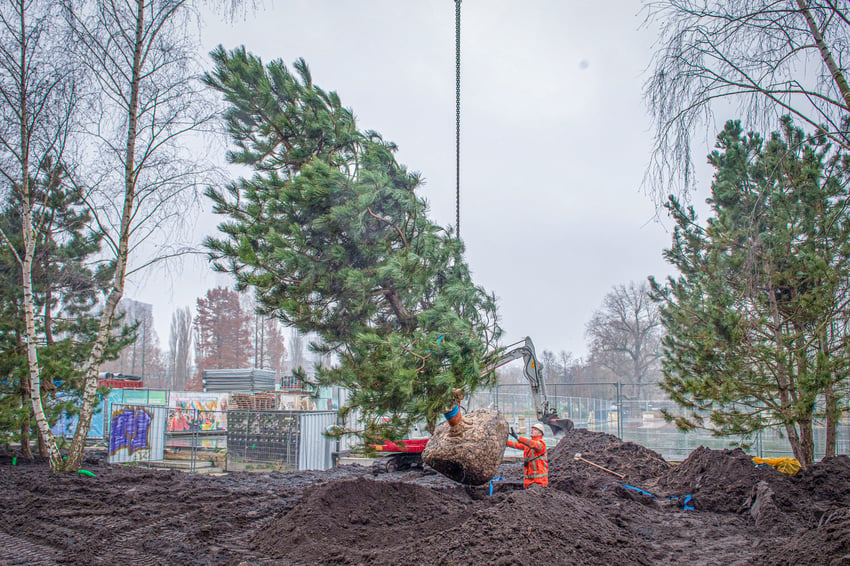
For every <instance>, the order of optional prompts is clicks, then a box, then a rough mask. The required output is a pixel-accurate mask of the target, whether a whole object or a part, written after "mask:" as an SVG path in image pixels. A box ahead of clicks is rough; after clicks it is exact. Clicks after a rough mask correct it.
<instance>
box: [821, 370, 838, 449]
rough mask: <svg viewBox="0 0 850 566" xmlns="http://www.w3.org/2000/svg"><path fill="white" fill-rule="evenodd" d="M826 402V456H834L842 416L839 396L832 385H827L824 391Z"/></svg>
mask: <svg viewBox="0 0 850 566" xmlns="http://www.w3.org/2000/svg"><path fill="white" fill-rule="evenodd" d="M824 404H825V405H826V441H825V442H824V454H823V455H824V457H825V458H832V457H834V456H835V440H836V439H835V435H836V425H837V424H838V419H840V418H841V411H840V410H839V408H838V398H837V397H836V396H835V392H834V391H833V388H832V386H830V387H827V388H826V390H825V391H824Z"/></svg>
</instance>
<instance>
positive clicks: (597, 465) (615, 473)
mask: <svg viewBox="0 0 850 566" xmlns="http://www.w3.org/2000/svg"><path fill="white" fill-rule="evenodd" d="M573 459H575V460H581V461H582V462H584V463H585V464H590V465H591V466H594V467H597V468H599V469H600V470H603V471H605V472H608V473H609V474H613V475H615V476H617V477H618V478H620V479H623V478H625V477H626V476H624V475H623V474H618V473H617V472H612V471H611V470H609V469H608V468H603V467H602V466H600V465H599V464H594V463H593V462H591V461H590V460H585V459H584V458H582V457H581V454H576V455H575V456H574V457H573Z"/></svg>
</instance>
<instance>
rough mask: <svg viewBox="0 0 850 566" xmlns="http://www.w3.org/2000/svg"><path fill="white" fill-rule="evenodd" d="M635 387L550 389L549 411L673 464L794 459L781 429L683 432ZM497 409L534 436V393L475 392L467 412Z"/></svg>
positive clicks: (840, 436) (846, 436)
mask: <svg viewBox="0 0 850 566" xmlns="http://www.w3.org/2000/svg"><path fill="white" fill-rule="evenodd" d="M631 387H632V386H631V385H626V384H623V383H617V382H611V383H570V384H568V383H553V384H547V391H548V393H549V394H548V397H549V402H550V405H551V406H552V407H553V408H554V409H555V410H556V411H557V412H558V415H559V416H560V417H565V418H569V419H571V420H572V421H573V423H574V424H575V426H576V427H578V428H586V429H588V430H593V431H597V432H606V433H609V434H613V435H615V436H617V437H619V438H621V439H622V440H624V441H629V442H634V443H636V444H640V445H641V446H644V447H646V448H649V449H650V450H654V451H656V452H658V453H659V454H661V456H662V457H663V458H665V459H666V460H670V461H680V460H683V459H685V458H687V456H688V455H689V454H690V453H691V452H692V451H693V450H694V449H696V448H698V447H700V446H705V447H707V448H712V449H722V448H730V447H733V446H740V445H744V446H743V447H744V450H745V451H746V452H747V453H748V454H751V455H752V456H759V457H778V456H792V455H793V454H792V452H791V445H790V444H789V442H788V440H787V439H786V438H785V436H784V431H783V430H782V429H781V428H778V427H777V428H770V429H765V430H762V431H760V432H758V433H756V434H755V435H753V436H752V438H743V437H740V436H729V437H718V436H714V435H713V434H712V433H711V432H710V431H706V430H693V431H689V432H683V431H681V430H679V429H678V428H676V426H675V425H674V424H672V423H668V422H666V421H665V419H664V418H663V416H662V414H661V410H662V409H670V410H671V411H672V412H676V411H678V406H677V405H676V404H675V403H674V402H672V401H670V400H669V399H655V400H634V399H627V398H626V396H625V393H626V392H627V391H628V389H629V388H631ZM571 393H572V394H571ZM481 407H490V408H496V409H498V410H499V411H501V413H502V414H503V415H504V416H505V418H506V419H507V420H508V422H509V423H510V424H511V425H512V426H513V427H514V428H515V429H516V430H518V431H523V432H524V433H525V434H530V428H531V425H532V424H534V423H535V422H537V417H536V413H535V410H534V403H533V400H532V396H531V390H530V389H529V386H528V385H527V384H502V385H499V386H496V387H494V388H492V389H489V390H481V391H478V392H476V393H475V394H474V395H473V396H472V397H471V398H470V399H469V400H468V406H467V409H468V410H473V409H477V408H481ZM813 433H814V441H815V458H816V459H820V458H822V457H823V454H824V440H825V437H826V429H825V424H824V423H823V422H822V421H816V422H815V426H814V429H813ZM836 453H837V454H850V415H845V417H844V419H842V421H841V423H840V424H839V426H838V428H837V430H836Z"/></svg>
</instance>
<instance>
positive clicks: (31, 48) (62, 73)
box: [0, 0, 106, 468]
mask: <svg viewBox="0 0 850 566" xmlns="http://www.w3.org/2000/svg"><path fill="white" fill-rule="evenodd" d="M55 23H56V19H55V12H54V11H53V5H51V4H50V3H46V2H35V1H25V0H19V1H17V2H5V3H3V4H2V7H0V152H2V155H0V177H2V179H3V181H4V183H3V186H4V187H5V190H6V191H12V192H13V193H14V195H11V196H13V198H12V199H11V200H13V201H16V202H17V203H18V205H19V207H20V215H21V218H20V220H21V236H22V240H23V242H22V244H23V246H22V249H20V250H19V249H18V248H17V247H16V246H15V245H14V244H13V243H12V238H11V235H10V234H6V233H5V232H0V237H2V239H3V242H4V244H5V245H6V246H7V249H8V250H9V251H10V252H11V253H12V254H13V255H14V257H15V260H16V262H17V264H18V265H19V267H20V274H21V279H20V281H21V289H22V295H23V319H24V326H25V337H26V339H25V346H26V354H27V364H28V369H29V371H28V377H27V380H28V386H27V390H28V392H29V397H30V402H31V405H32V409H33V413H34V416H35V420H36V424H37V426H38V433H39V436H40V438H41V439H42V440H43V444H44V447H45V448H46V450H47V455H48V457H49V458H50V462H51V465H52V466H53V467H54V468H57V467H60V466H61V465H62V456H61V454H60V453H59V450H58V448H57V446H56V442H55V440H54V438H53V434H52V433H51V431H50V425H49V422H48V419H47V417H46V415H45V412H44V403H43V401H42V382H41V376H40V373H39V367H40V366H39V354H38V350H39V334H38V330H37V322H36V308H35V291H34V288H33V265H34V261H35V256H36V242H37V240H38V235H39V233H40V231H41V229H42V227H43V225H44V223H45V222H46V220H47V217H46V216H44V215H42V214H39V211H40V210H41V211H46V209H45V208H40V204H42V201H39V199H38V196H39V195H41V196H42V197H44V196H45V195H47V194H48V192H46V191H45V190H39V187H38V185H39V181H38V179H37V176H38V172H39V171H43V170H44V169H45V167H47V165H48V164H49V163H53V164H54V165H55V167H56V170H57V171H61V170H63V164H64V161H65V157H66V156H65V153H66V147H67V142H68V140H69V138H70V132H71V126H72V116H73V115H74V110H75V107H76V104H77V102H78V98H77V95H76V94H77V93H76V83H75V74H74V72H73V70H72V66H71V65H70V64H69V61H68V59H67V58H65V57H64V56H63V54H62V53H61V51H60V50H59V47H60V45H59V43H58V42H56V40H55V38H56V36H57V35H58V30H56V29H55ZM44 188H45V187H42V189H44ZM7 195H8V193H7ZM105 347H106V344H104V349H105Z"/></svg>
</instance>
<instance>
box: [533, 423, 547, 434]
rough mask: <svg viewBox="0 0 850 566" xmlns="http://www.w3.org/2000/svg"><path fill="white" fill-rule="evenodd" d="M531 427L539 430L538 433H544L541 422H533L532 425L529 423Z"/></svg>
mask: <svg viewBox="0 0 850 566" xmlns="http://www.w3.org/2000/svg"><path fill="white" fill-rule="evenodd" d="M531 428H536V429H537V430H539V431H540V434H545V433H546V429H545V428H543V423H534V424H533V425H531Z"/></svg>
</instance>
